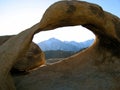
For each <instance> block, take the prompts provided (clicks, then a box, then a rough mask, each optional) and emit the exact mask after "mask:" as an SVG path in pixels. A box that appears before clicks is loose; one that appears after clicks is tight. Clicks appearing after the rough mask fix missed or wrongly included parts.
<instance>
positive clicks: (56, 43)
mask: <svg viewBox="0 0 120 90" xmlns="http://www.w3.org/2000/svg"><path fill="white" fill-rule="evenodd" d="M93 42H94V39H90V40H87V41H84V42H75V41H61V40H58V39H56V38H50V39H48V40H45V41H43V42H40V43H38V45H39V46H40V48H41V49H42V50H43V51H49V50H61V51H75V52H77V51H80V50H81V49H83V48H87V47H89V46H91V44H92V43H93Z"/></svg>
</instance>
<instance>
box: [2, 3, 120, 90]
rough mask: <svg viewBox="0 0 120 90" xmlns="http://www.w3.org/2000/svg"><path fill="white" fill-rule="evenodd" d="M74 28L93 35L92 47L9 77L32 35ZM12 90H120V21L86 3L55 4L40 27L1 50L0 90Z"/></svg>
mask: <svg viewBox="0 0 120 90" xmlns="http://www.w3.org/2000/svg"><path fill="white" fill-rule="evenodd" d="M75 25H82V26H84V27H85V28H88V29H89V30H91V31H92V32H93V33H94V34H95V35H96V40H95V42H94V44H93V45H92V46H91V47H89V48H88V49H86V50H84V51H82V52H80V53H77V54H76V55H73V56H72V57H69V58H66V59H64V60H62V61H60V62H58V63H54V64H51V65H46V66H43V67H40V68H37V69H35V70H33V71H31V72H30V73H29V74H27V75H22V76H21V75H20V76H19V75H18V76H12V75H11V74H10V71H11V69H12V67H13V66H14V65H15V64H16V62H17V61H18V60H19V58H21V57H23V56H24V55H25V53H26V52H27V50H29V48H30V45H31V43H32V39H33V36H34V34H36V33H38V32H40V31H46V30H51V29H55V28H58V27H64V26H75ZM68 33H69V32H68ZM71 37H72V36H71ZM13 79H14V80H13ZM15 89H17V90H120V19H119V18H118V17H116V16H114V15H112V14H110V13H108V12H106V11H103V10H102V8H101V7H100V6H98V5H95V4H92V3H88V2H82V1H59V2H56V3H54V4H53V5H51V6H50V7H49V8H48V9H47V10H46V12H45V13H44V15H43V18H42V19H41V21H40V22H39V23H37V24H36V25H34V26H32V27H31V28H29V29H27V30H25V31H23V32H21V33H19V34H18V35H16V36H13V37H11V38H10V39H9V40H7V41H6V42H4V43H3V44H2V45H1V46H0V90H15Z"/></svg>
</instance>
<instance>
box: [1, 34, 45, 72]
mask: <svg viewBox="0 0 120 90" xmlns="http://www.w3.org/2000/svg"><path fill="white" fill-rule="evenodd" d="M11 37H13V35H12V36H0V45H2V44H3V43H5V42H6V41H7V40H8V39H10V38H11ZM43 64H45V55H44V53H43V52H42V50H41V49H40V48H39V46H38V45H37V44H35V43H34V42H32V43H31V44H30V47H29V49H28V51H27V52H26V53H25V54H24V56H23V57H20V58H19V59H18V60H17V62H16V63H15V65H14V66H13V68H12V71H13V73H14V70H17V71H29V70H31V69H34V68H35V67H38V66H41V65H43Z"/></svg>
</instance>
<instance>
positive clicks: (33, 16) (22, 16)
mask: <svg viewBox="0 0 120 90" xmlns="http://www.w3.org/2000/svg"><path fill="white" fill-rule="evenodd" d="M56 1H58V0H0V35H12V34H17V33H19V32H21V31H23V30H25V29H27V28H29V27H31V26H32V25H34V24H36V23H37V22H39V21H40V19H41V17H42V15H43V13H44V12H45V10H46V9H47V8H48V7H49V6H50V5H51V4H53V3H54V2H56ZM82 1H83V0H82ZM84 1H87V2H92V3H96V4H98V5H100V6H101V7H102V8H103V9H104V10H105V11H108V12H111V13H113V14H115V15H117V16H118V17H120V5H119V3H120V1H119V0H84ZM68 32H69V33H68ZM66 33H67V34H66ZM50 37H56V38H58V39H61V40H63V41H64V40H75V41H78V42H79V41H84V40H86V39H89V38H93V37H94V36H93V34H92V33H91V32H89V31H88V30H86V29H85V28H81V26H77V27H69V28H67V27H66V28H59V29H57V30H54V31H53V30H52V31H46V32H41V33H39V34H37V35H35V38H34V41H35V42H39V41H43V40H46V39H48V38H50Z"/></svg>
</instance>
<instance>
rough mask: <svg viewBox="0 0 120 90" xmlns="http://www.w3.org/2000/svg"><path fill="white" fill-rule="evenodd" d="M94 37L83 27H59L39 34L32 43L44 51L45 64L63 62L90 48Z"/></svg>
mask: <svg viewBox="0 0 120 90" xmlns="http://www.w3.org/2000/svg"><path fill="white" fill-rule="evenodd" d="M94 39H95V35H94V34H93V33H92V32H91V31H90V30H89V29H87V28H84V27H83V26H81V25H80V26H69V27H61V28H57V29H55V30H50V31H44V32H40V33H38V34H37V35H35V36H34V38H33V42H36V43H37V44H38V46H39V47H40V48H41V49H42V50H43V51H44V53H45V56H46V60H47V62H49V63H50V62H54V61H57V60H63V59H64V58H68V57H70V56H72V55H74V54H76V53H79V52H81V51H83V50H85V49H87V48H88V47H90V46H91V45H92V44H93V42H94Z"/></svg>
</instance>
